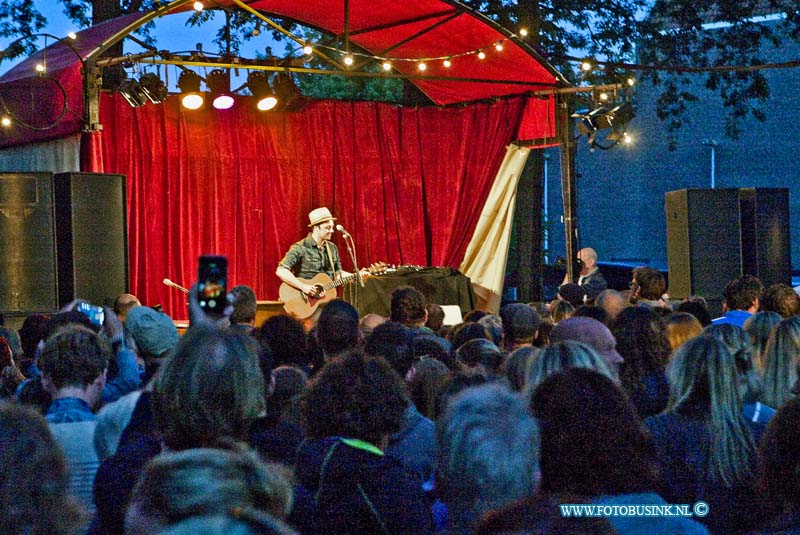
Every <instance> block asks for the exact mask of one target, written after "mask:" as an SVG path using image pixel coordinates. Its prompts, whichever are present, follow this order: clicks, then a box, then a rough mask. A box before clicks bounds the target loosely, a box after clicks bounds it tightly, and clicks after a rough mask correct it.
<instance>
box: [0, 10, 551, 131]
mask: <svg viewBox="0 0 800 535" xmlns="http://www.w3.org/2000/svg"><path fill="white" fill-rule="evenodd" d="M206 3H209V4H210V1H207V2H206ZM245 3H246V4H247V5H248V6H249V7H251V8H253V9H255V10H258V11H259V12H261V13H263V14H264V15H265V16H268V17H273V16H274V17H281V18H290V19H293V20H296V21H298V22H300V23H302V24H305V25H308V26H312V27H316V28H319V29H321V30H323V31H325V32H328V33H332V34H335V35H338V36H343V35H344V34H345V33H347V35H348V39H349V41H350V42H351V43H354V44H355V45H358V47H360V48H361V49H362V50H365V51H367V52H368V53H369V54H372V55H375V56H380V57H390V58H394V59H395V61H393V62H392V65H393V69H394V70H395V71H397V72H399V73H401V74H404V75H407V76H415V77H419V76H422V78H411V79H410V81H411V82H412V83H414V84H415V85H416V86H417V87H419V88H420V90H422V91H423V92H424V93H425V94H426V95H427V96H428V97H429V98H430V99H431V101H432V102H434V103H435V104H439V105H446V104H455V103H460V102H470V101H475V100H482V99H487V98H497V97H506V96H510V95H518V94H523V93H526V92H529V91H535V90H537V89H546V88H552V87H554V86H557V85H563V84H565V83H566V82H565V81H564V79H563V78H562V77H560V75H559V74H558V73H557V71H556V70H555V69H554V68H553V67H552V66H551V65H549V64H548V63H547V62H546V61H544V60H543V59H542V58H541V57H540V56H539V55H538V54H537V53H536V52H535V51H534V50H533V49H532V48H531V47H530V46H528V45H527V44H526V43H525V42H524V41H523V40H521V39H520V38H519V37H517V36H516V35H514V34H512V33H511V32H509V31H508V30H505V29H503V28H501V27H499V26H498V25H496V24H495V23H494V22H492V21H491V20H490V19H488V18H486V17H485V16H483V15H481V14H480V13H478V12H476V11H474V10H472V9H470V8H468V7H467V6H464V5H463V4H460V3H458V2H454V1H450V0H413V1H408V0H383V1H380V2H376V1H375V0H335V1H322V0H317V1H314V0H307V1H297V0H249V1H247V0H245ZM214 5H222V6H230V7H233V8H237V6H236V5H235V2H233V1H232V0H215V2H214ZM345 6H347V7H345ZM209 7H213V6H211V5H210V6H209ZM190 8H191V2H190V1H189V0H175V1H173V2H172V3H170V4H169V5H167V6H164V7H162V8H159V9H157V10H154V11H149V12H142V13H136V14H132V15H126V16H124V17H120V18H117V19H114V20H111V21H107V22H105V23H102V24H98V25H96V26H94V27H92V28H88V29H86V30H83V31H81V32H79V34H78V38H77V39H76V40H75V41H74V43H73V48H74V49H75V51H73V50H71V49H70V48H69V47H68V46H67V45H65V44H64V43H57V44H54V45H52V46H50V47H48V48H47V49H45V50H44V51H40V52H39V53H37V54H36V55H34V56H33V57H31V58H29V59H27V60H25V61H24V62H22V63H20V64H19V65H17V66H16V67H15V68H13V69H11V70H10V71H9V72H8V73H6V74H5V75H3V76H2V77H0V97H2V98H3V100H4V102H5V104H6V106H7V107H8V108H9V109H13V110H15V111H16V110H19V109H24V108H26V107H27V108H26V109H27V110H28V112H34V113H38V114H39V115H40V117H38V118H37V119H36V120H37V121H39V123H42V124H48V121H52V120H53V119H55V118H56V117H57V115H58V113H59V112H60V111H61V110H62V107H61V106H60V103H61V102H63V97H62V96H61V95H60V91H56V92H55V93H54V94H55V96H56V98H54V99H45V98H37V97H35V96H32V95H33V93H32V91H31V85H32V84H33V85H36V84H39V85H41V83H42V82H41V80H38V81H37V79H39V77H38V76H37V75H36V74H35V72H34V70H33V67H34V65H35V64H36V63H37V62H40V61H41V60H42V58H43V57H46V58H47V64H48V76H49V77H52V78H53V79H55V80H57V81H58V82H59V83H60V84H61V86H62V87H63V88H64V90H65V93H66V95H67V102H68V114H67V115H66V116H65V118H64V119H63V120H62V121H61V123H59V124H58V126H57V127H56V128H51V129H47V130H43V131H30V130H28V131H22V129H18V130H19V131H18V132H13V133H12V135H11V136H9V135H6V136H0V146H8V145H15V144H20V143H28V142H31V141H38V140H44V139H53V138H57V137H60V136H63V135H65V134H67V133H74V132H77V131H79V130H80V128H81V126H82V123H81V115H82V95H83V85H82V80H81V72H80V66H81V61H80V59H79V57H78V56H80V58H81V59H86V58H87V57H91V56H94V55H97V52H98V50H99V48H100V47H102V46H104V45H108V44H111V43H113V42H116V41H119V40H120V39H122V38H124V36H125V35H127V34H128V33H130V32H132V31H134V30H135V29H137V28H138V27H139V26H141V25H143V24H145V23H146V22H147V21H149V20H151V19H152V18H154V17H155V16H156V15H160V16H163V15H167V14H169V13H174V12H177V11H182V10H186V9H190ZM345 12H347V17H345ZM498 42H502V44H503V50H502V51H497V50H495V47H494V45H495V44H496V43H498ZM478 50H484V51H485V53H486V58H485V59H480V58H479V57H478V55H477V54H476V53H475V52H476V51H478ZM323 51H324V52H325V53H326V54H328V55H329V56H332V57H333V56H338V54H337V53H336V52H335V51H326V50H324V49H323ZM447 57H449V58H452V64H451V66H450V67H449V68H447V67H445V66H444V65H443V59H444V58H447ZM422 58H440V59H436V60H431V61H427V62H426V65H427V69H426V70H425V71H424V73H421V72H420V71H419V70H418V63H419V62H418V61H401V60H402V59H413V60H419V59H422ZM336 59H339V58H336ZM363 59H365V58H359V57H357V59H356V61H357V62H358V61H359V60H363ZM50 91H53V88H52V87H51V88H50ZM548 101H549V103H550V106H548V107H550V108H551V107H552V99H548ZM538 107H540V106H538ZM548 115H549V114H548ZM28 122H31V121H28ZM542 137H544V136H542Z"/></svg>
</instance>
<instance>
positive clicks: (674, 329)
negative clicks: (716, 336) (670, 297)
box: [664, 312, 703, 351]
mask: <svg viewBox="0 0 800 535" xmlns="http://www.w3.org/2000/svg"><path fill="white" fill-rule="evenodd" d="M664 324H665V325H666V334H667V340H669V346H670V347H671V348H672V351H675V350H677V349H678V348H679V347H681V346H682V345H683V344H685V343H686V342H688V341H689V340H691V339H692V338H695V337H697V336H699V335H700V333H701V332H703V325H702V324H701V323H700V321H699V320H698V319H697V318H696V317H694V316H693V315H691V314H689V313H688V312H673V313H672V314H670V315H669V316H667V317H666V318H664Z"/></svg>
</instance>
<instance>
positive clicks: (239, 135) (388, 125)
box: [86, 95, 525, 318]
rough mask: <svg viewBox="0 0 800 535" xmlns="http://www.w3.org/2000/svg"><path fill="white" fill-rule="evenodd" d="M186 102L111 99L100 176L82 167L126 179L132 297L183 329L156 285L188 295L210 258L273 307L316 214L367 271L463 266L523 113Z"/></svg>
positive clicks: (105, 109)
mask: <svg viewBox="0 0 800 535" xmlns="http://www.w3.org/2000/svg"><path fill="white" fill-rule="evenodd" d="M177 100H178V99H177V97H174V96H173V97H170V98H169V99H168V100H167V102H166V103H164V104H162V105H159V106H154V105H151V104H148V105H146V106H144V107H141V108H136V109H134V108H131V107H129V106H128V105H127V104H126V103H125V102H124V101H123V100H122V98H121V97H119V96H118V95H103V98H102V100H101V113H102V116H103V117H105V118H106V119H105V129H104V131H103V133H102V135H101V136H96V137H94V138H92V140H93V141H92V142H93V143H100V145H101V148H100V150H101V152H102V155H101V157H98V158H95V159H94V161H95V162H96V163H98V164H100V165H102V168H93V169H86V170H87V171H97V172H107V173H121V174H124V175H126V176H127V187H128V191H127V197H128V249H129V266H130V275H131V291H132V293H134V294H136V295H137V296H138V297H139V298H140V299H141V300H142V302H144V303H149V304H155V303H161V304H162V305H163V306H164V309H165V311H167V312H168V313H169V314H171V315H173V316H174V317H177V318H181V317H185V296H184V295H183V294H181V293H179V292H176V291H174V290H172V289H171V288H168V287H166V286H164V285H163V284H162V282H161V281H162V279H164V278H165V277H168V278H170V279H172V280H174V281H176V282H178V283H179V284H182V285H185V286H186V285H189V284H191V282H192V281H194V280H195V278H196V276H197V274H196V269H197V267H196V262H197V257H198V255H200V254H203V253H219V254H225V255H227V256H228V257H229V259H230V260H231V265H230V268H229V269H230V275H229V279H228V280H229V284H230V285H231V286H233V285H237V284H247V285H249V286H251V287H253V288H254V289H255V291H256V295H258V296H259V298H260V299H275V298H276V297H277V287H278V283H279V281H278V279H277V277H276V276H275V275H274V272H275V269H276V267H277V264H278V262H279V261H280V259H281V258H282V256H283V254H284V253H285V251H286V250H287V249H288V248H289V246H290V245H291V244H292V243H293V242H294V241H296V240H299V239H301V238H303V237H304V236H305V235H306V232H307V231H308V229H307V227H306V223H307V221H306V218H305V214H306V213H308V212H309V211H310V210H311V209H313V208H315V207H318V206H328V207H329V208H330V209H331V210H332V211H333V213H334V214H335V215H336V217H338V218H339V222H340V223H341V224H342V225H344V226H345V228H347V229H348V230H349V231H350V232H351V233H352V235H353V237H354V239H355V243H356V245H357V248H358V257H359V261H360V262H362V264H363V265H368V264H369V263H372V262H376V261H385V262H388V263H390V264H414V265H442V266H451V267H457V266H459V265H460V264H461V261H462V259H463V258H464V253H465V251H466V249H467V246H468V244H469V242H470V239H471V237H472V235H473V233H474V230H475V227H476V225H477V223H478V218H479V217H480V214H481V212H482V211H483V210H484V208H485V206H484V205H485V200H486V198H487V196H488V195H489V191H490V190H491V188H492V184H493V182H494V179H495V176H496V174H497V171H498V169H499V168H500V165H501V163H502V161H503V157H504V154H505V150H504V147H506V146H507V145H508V144H509V143H510V142H511V141H513V139H514V136H515V134H516V132H517V129H518V127H519V121H520V119H521V117H522V113H523V110H524V108H525V99H524V98H511V99H506V100H502V101H498V102H493V103H482V104H474V105H471V106H469V107H463V108H435V107H430V108H427V107H426V108H409V107H400V106H390V105H386V104H380V103H374V102H356V103H352V102H340V101H315V102H311V103H310V104H309V105H308V106H307V108H306V109H304V110H303V112H302V113H288V112H280V113H275V114H263V113H258V112H256V111H254V110H253V106H235V107H234V108H232V109H231V110H228V111H227V113H219V112H215V111H213V110H199V111H196V112H186V111H183V110H182V109H181V108H180V106H179V104H178V102H177ZM89 152H91V153H96V152H97V149H93V150H91V151H89ZM334 241H335V242H337V243H338V245H339V246H340V249H341V251H342V254H343V262H344V265H345V268H346V269H348V270H349V269H352V266H351V265H349V264H350V261H349V259H348V258H347V255H346V253H345V252H344V251H346V249H345V247H344V244H343V243H342V242H341V241H340V237H339V236H338V235H337V236H336V237H335V238H334Z"/></svg>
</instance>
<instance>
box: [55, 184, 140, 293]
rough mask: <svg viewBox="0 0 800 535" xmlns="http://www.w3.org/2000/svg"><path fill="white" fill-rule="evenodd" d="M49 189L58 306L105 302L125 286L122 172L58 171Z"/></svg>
mask: <svg viewBox="0 0 800 535" xmlns="http://www.w3.org/2000/svg"><path fill="white" fill-rule="evenodd" d="M53 189H54V193H55V199H56V209H55V220H56V249H57V259H58V303H59V306H63V305H64V304H66V303H69V302H70V301H72V300H73V299H76V298H81V299H86V300H88V301H91V302H92V303H95V304H104V303H106V304H109V303H111V302H112V301H113V299H114V298H116V296H117V295H119V294H121V293H126V292H127V291H128V240H127V219H126V211H125V207H126V198H125V177H124V176H123V175H106V174H98V173H59V174H56V175H55V177H54V180H53Z"/></svg>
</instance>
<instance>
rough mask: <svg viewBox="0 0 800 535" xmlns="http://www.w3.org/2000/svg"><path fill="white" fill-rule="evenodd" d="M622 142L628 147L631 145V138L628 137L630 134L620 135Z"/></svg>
mask: <svg viewBox="0 0 800 535" xmlns="http://www.w3.org/2000/svg"><path fill="white" fill-rule="evenodd" d="M622 142H623V143H625V144H626V145H630V144H631V143H633V138H632V137H631V136H630V134H628V133H627V132H625V133H624V134H622Z"/></svg>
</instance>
